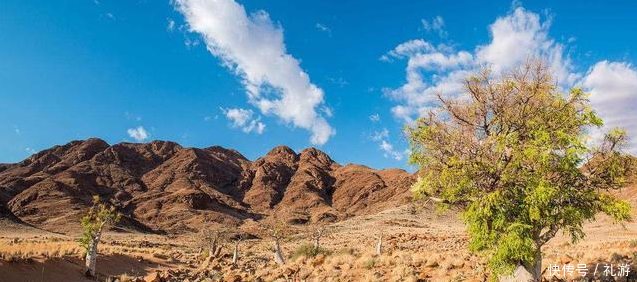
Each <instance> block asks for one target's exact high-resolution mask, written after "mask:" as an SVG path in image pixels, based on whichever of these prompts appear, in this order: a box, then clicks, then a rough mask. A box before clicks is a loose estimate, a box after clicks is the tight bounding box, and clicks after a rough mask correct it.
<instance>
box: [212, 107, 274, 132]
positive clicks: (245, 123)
mask: <svg viewBox="0 0 637 282" xmlns="http://www.w3.org/2000/svg"><path fill="white" fill-rule="evenodd" d="M221 111H222V112H223V114H224V115H225V116H226V118H227V119H228V120H230V121H231V126H232V127H234V128H241V131H243V132H245V133H250V132H254V133H257V134H262V133H263V131H264V130H265V124H264V123H262V122H261V117H260V116H259V117H257V118H254V112H253V111H252V110H246V109H241V108H234V109H223V108H222V109H221Z"/></svg>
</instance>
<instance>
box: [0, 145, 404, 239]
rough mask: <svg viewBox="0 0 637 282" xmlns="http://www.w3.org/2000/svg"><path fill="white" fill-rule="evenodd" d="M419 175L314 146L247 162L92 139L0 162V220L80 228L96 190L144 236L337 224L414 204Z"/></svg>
mask: <svg viewBox="0 0 637 282" xmlns="http://www.w3.org/2000/svg"><path fill="white" fill-rule="evenodd" d="M414 179H415V176H414V175H413V174H410V173H408V172H406V171H404V170H400V169H386V170H374V169H371V168H369V167H365V166H361V165H352V164H348V165H345V166H341V165H339V164H338V163H336V162H334V161H333V160H332V159H331V158H330V157H329V156H328V155H327V154H325V153H324V152H321V151H320V150H318V149H316V148H309V149H305V150H303V151H302V152H300V153H296V152H294V151H293V150H291V149H290V148H288V147H285V146H279V147H276V148H274V149H272V150H271V151H270V152H269V153H268V154H267V155H266V156H264V157H262V158H259V159H257V160H255V161H250V160H248V159H246V158H245V157H244V156H242V155H241V154H240V153H239V152H237V151H234V150H230V149H225V148H222V147H218V146H213V147H208V148H203V149H199V148H184V147H182V146H180V145H179V144H177V143H174V142H168V141H152V142H150V143H141V144H140V143H119V144H115V145H109V144H107V143H106V142H104V141H103V140H100V139H96V138H92V139H88V140H82V141H73V142H70V143H68V144H65V145H61V146H54V147H52V148H50V149H47V150H44V151H42V152H39V153H37V154H34V155H32V156H31V157H29V158H27V159H25V160H23V161H22V162H20V163H16V164H3V165H1V166H0V217H10V218H14V219H15V220H14V221H18V220H21V221H24V222H26V223H29V224H31V225H34V226H36V227H39V228H43V229H46V230H50V231H61V232H69V231H74V230H77V229H79V225H78V224H77V222H78V221H79V219H80V217H81V216H82V213H83V211H85V210H86V209H87V208H88V207H89V206H90V205H91V197H92V195H94V194H97V195H100V197H101V198H102V199H104V200H107V201H109V202H110V203H111V204H113V205H114V206H116V207H130V208H127V209H122V210H121V212H123V213H124V217H123V219H122V221H121V223H120V224H121V225H124V226H127V227H130V228H132V229H138V230H141V231H151V230H158V231H159V230H161V231H166V232H168V233H179V232H188V231H197V230H198V229H200V228H201V227H202V225H203V223H204V222H210V221H212V222H218V223H223V224H225V225H233V224H239V223H240V222H241V220H243V219H245V218H253V219H256V218H258V216H257V214H258V213H262V212H264V211H267V213H268V214H272V213H273V214H275V215H280V216H281V217H282V218H284V219H285V220H287V221H288V222H291V223H305V222H308V221H311V222H330V221H336V220H341V219H345V218H347V217H350V216H353V215H361V214H371V213H375V212H378V211H380V210H383V209H385V208H388V207H395V206H397V205H400V204H405V203H408V202H409V200H410V196H411V195H410V191H409V187H410V185H411V183H412V182H413V181H414ZM56 219H65V221H63V222H60V221H59V220H56Z"/></svg>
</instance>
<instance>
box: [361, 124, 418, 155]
mask: <svg viewBox="0 0 637 282" xmlns="http://www.w3.org/2000/svg"><path fill="white" fill-rule="evenodd" d="M369 140H371V141H374V142H376V143H378V148H379V149H380V150H381V151H383V156H384V157H385V158H392V159H394V160H397V161H400V160H402V159H403V158H404V157H406V156H408V155H409V151H408V150H404V151H402V152H401V151H399V150H396V149H394V146H393V145H392V144H391V143H390V142H389V141H388V140H389V130H387V128H383V129H382V130H380V131H374V132H372V134H371V135H370V136H369Z"/></svg>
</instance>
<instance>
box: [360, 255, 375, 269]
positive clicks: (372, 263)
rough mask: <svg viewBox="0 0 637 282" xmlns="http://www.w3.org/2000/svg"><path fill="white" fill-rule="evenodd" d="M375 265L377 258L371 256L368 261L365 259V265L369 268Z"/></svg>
mask: <svg viewBox="0 0 637 282" xmlns="http://www.w3.org/2000/svg"><path fill="white" fill-rule="evenodd" d="M375 265H376V260H375V259H374V258H370V259H368V260H367V261H365V264H363V267H365V269H368V270H369V269H372V268H374V266H375Z"/></svg>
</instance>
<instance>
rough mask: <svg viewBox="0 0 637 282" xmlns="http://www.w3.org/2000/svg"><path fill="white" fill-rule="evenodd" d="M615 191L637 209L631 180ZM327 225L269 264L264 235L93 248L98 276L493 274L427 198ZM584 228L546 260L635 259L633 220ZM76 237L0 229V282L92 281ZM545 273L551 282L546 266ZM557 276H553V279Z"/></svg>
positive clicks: (138, 237)
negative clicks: (203, 247) (580, 237)
mask: <svg viewBox="0 0 637 282" xmlns="http://www.w3.org/2000/svg"><path fill="white" fill-rule="evenodd" d="M622 193H623V194H624V195H625V197H626V198H628V199H629V200H630V201H631V203H632V204H633V205H636V206H637V187H631V188H629V189H626V190H624V191H623V192H622ZM635 214H636V215H637V213H635ZM330 230H331V234H330V235H329V236H327V237H326V238H323V239H322V247H323V248H324V249H325V253H321V254H318V255H317V256H303V255H299V256H296V255H295V254H294V252H295V250H297V249H298V248H299V246H300V245H301V244H304V243H309V242H310V239H309V238H308V236H306V234H304V233H303V229H299V230H298V231H299V232H297V233H296V234H295V235H291V236H290V237H289V238H288V239H287V240H285V241H284V242H283V243H282V246H283V253H284V256H286V258H287V261H286V264H285V265H282V266H279V265H276V264H275V263H274V262H273V260H272V253H271V251H270V250H271V249H270V245H271V244H270V243H271V241H270V240H268V239H267V238H260V239H250V240H244V241H243V242H242V243H241V244H240V259H239V264H238V265H237V266H232V265H231V252H232V250H231V247H232V245H231V243H230V242H227V243H226V244H225V247H224V249H223V251H222V254H223V256H222V257H220V258H215V259H207V258H206V256H205V255H203V254H202V253H201V252H200V250H199V246H200V244H199V242H198V240H200V239H199V237H198V235H197V234H189V235H185V234H181V235H178V236H167V235H148V234H140V233H116V232H111V233H108V234H107V236H106V237H105V238H104V243H103V244H102V245H101V247H100V254H101V256H100V257H99V258H98V267H97V268H98V273H99V280H101V281H106V280H107V279H111V280H110V281H116V280H117V279H118V280H119V281H185V279H188V280H187V281H486V280H488V279H489V277H490V276H489V273H488V271H486V268H485V265H484V259H483V258H481V257H479V256H477V255H474V254H470V253H469V252H468V251H467V249H466V248H467V246H466V245H467V239H468V238H467V235H466V232H465V231H464V225H463V223H462V220H461V219H460V218H459V214H458V213H457V212H455V211H453V210H452V211H445V212H439V211H437V209H436V208H435V207H434V206H433V205H431V204H426V203H418V204H406V205H403V206H400V207H396V208H391V209H388V210H385V211H383V212H380V213H377V214H373V215H362V216H355V217H352V218H350V219H347V220H344V221H341V222H337V223H333V224H331V225H330ZM585 230H586V233H587V235H588V236H587V238H586V239H585V240H584V241H582V242H579V243H577V244H570V243H569V240H568V238H566V237H565V236H562V235H561V236H558V238H555V239H554V240H552V241H551V242H550V244H549V245H548V246H546V247H545V248H544V252H545V257H544V260H543V264H544V267H545V268H546V267H547V266H548V265H549V264H568V263H570V264H574V265H576V264H582V263H586V264H587V267H589V268H591V269H590V273H589V274H587V276H586V277H584V278H586V279H591V278H592V273H593V271H594V267H595V265H596V264H597V263H600V264H601V265H604V264H609V265H610V264H611V263H612V264H613V265H615V266H616V265H617V264H620V263H628V264H631V265H633V266H634V265H637V264H635V263H637V261H635V258H634V253H635V252H637V240H636V239H637V224H636V223H635V222H630V223H627V224H625V225H624V226H621V225H619V224H613V223H612V222H611V221H609V219H608V218H606V217H600V218H599V219H598V220H597V221H595V222H591V223H588V224H587V225H586V226H585ZM381 233H382V236H383V243H384V250H383V254H382V255H380V256H379V255H376V254H375V247H376V244H377V237H376V236H378V235H380V234H381ZM75 240H76V237H74V236H68V235H58V234H52V233H49V232H45V231H40V230H37V229H33V228H30V227H24V226H22V227H12V228H9V229H8V230H7V229H6V228H3V229H2V231H1V232H0V254H2V256H3V259H2V262H1V264H0V281H3V282H4V281H93V280H90V279H86V278H84V277H83V276H82V275H81V273H82V272H81V269H82V268H81V265H82V264H81V263H82V262H81V253H82V251H81V249H80V248H79V246H78V245H77V243H76V241H75ZM600 268H601V266H600ZM599 272H602V271H601V270H600V271H599ZM599 272H598V273H597V275H596V276H595V277H596V278H595V280H594V281H630V280H626V277H623V278H619V277H615V280H603V279H607V278H602V276H600V274H601V273H599ZM632 275H634V273H633V274H632ZM155 276H157V277H155ZM545 277H546V278H547V280H548V278H549V277H548V276H547V273H545ZM631 277H634V276H631ZM557 278H558V277H553V278H552V279H553V280H555V281H560V280H558V279H557ZM559 278H564V276H561V277H559ZM567 278H568V280H569V281H571V280H575V279H579V280H583V279H584V278H582V277H580V276H569V277H567ZM143 279H147V280H143ZM152 279H158V280H152ZM586 281H591V280H586Z"/></svg>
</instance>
